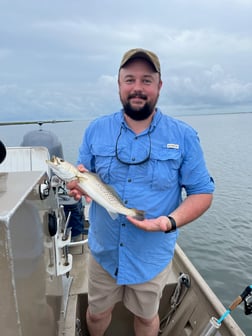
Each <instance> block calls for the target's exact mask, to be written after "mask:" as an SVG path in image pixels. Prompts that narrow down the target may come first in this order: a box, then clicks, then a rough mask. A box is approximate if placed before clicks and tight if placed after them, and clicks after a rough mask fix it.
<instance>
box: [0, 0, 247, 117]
mask: <svg viewBox="0 0 252 336" xmlns="http://www.w3.org/2000/svg"><path fill="white" fill-rule="evenodd" d="M14 8H15V11H14V10H13V9H14ZM251 10H252V1H251V0H239V1H238V0H229V1H228V0H222V1H221V2H220V1H217V0H212V1H210V0H204V1H203V0H191V1H190V2H188V1H186V0H176V1H175V0H170V1H166V0H157V1H155V3H152V4H148V6H147V5H146V1H143V0H139V1H138V2H137V3H136V2H133V1H131V0H129V1H127V2H123V3H121V2H118V1H116V0H107V1H106V2H101V1H100V0H93V1H92V2H91V3H88V4H87V3H86V2H83V1H80V0H76V1H74V2H69V1H66V0H55V1H53V2H52V1H49V0H43V1H41V2H34V1H32V0H26V1H23V2H20V1H18V0H13V1H7V0H2V8H1V12H0V20H1V27H0V46H1V47H0V61H1V62H0V101H1V106H0V111H1V112H0V119H1V120H23V119H37V118H38V119H43V118H44V119H48V118H53V119H55V118H68V117H69V118H76V119H79V118H89V117H90V116H91V117H92V116H95V115H100V114H104V113H111V112H112V111H114V110H116V109H119V108H120V101H119V98H118V89H117V69H118V65H119V62H120V59H121V57H122V54H123V53H124V52H125V51H126V50H127V49H129V48H133V47H138V46H140V47H145V48H149V49H152V50H154V51H155V52H156V53H157V54H158V55H159V57H160V61H161V65H162V77H163V82H164V85H163V89H162V93H161V96H160V101H159V105H160V106H161V107H162V108H163V109H164V112H167V113H170V112H172V113H173V114H176V113H183V114H186V113H192V111H193V110H195V111H197V112H200V111H201V110H202V111H203V110H208V111H210V112H211V111H213V112H223V111H225V112H235V111H252V101H251V96H252V95H251V92H252V64H251V63H252V57H251V56H252V24H251V22H250V21H251V19H250V13H251ZM166 109H167V110H166Z"/></svg>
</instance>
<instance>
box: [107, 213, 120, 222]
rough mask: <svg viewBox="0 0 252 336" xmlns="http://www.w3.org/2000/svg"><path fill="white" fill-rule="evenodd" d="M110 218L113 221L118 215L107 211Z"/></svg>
mask: <svg viewBox="0 0 252 336" xmlns="http://www.w3.org/2000/svg"><path fill="white" fill-rule="evenodd" d="M108 213H109V215H110V217H111V218H112V219H113V220H115V219H116V218H117V217H118V213H117V212H111V211H108Z"/></svg>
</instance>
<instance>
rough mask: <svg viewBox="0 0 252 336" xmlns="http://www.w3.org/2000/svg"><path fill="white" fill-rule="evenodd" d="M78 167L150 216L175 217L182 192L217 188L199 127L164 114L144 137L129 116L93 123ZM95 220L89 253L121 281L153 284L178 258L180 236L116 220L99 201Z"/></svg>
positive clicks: (157, 115) (92, 212) (117, 115)
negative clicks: (128, 120)
mask: <svg viewBox="0 0 252 336" xmlns="http://www.w3.org/2000/svg"><path fill="white" fill-rule="evenodd" d="M141 162H142V163H141ZM78 163H82V164H83V165H84V166H85V167H86V168H87V169H89V170H91V171H94V172H96V173H97V174H98V175H99V176H100V178H101V179H102V180H103V182H105V183H107V184H109V185H110V186H111V187H113V188H114V189H115V191H116V192H117V193H118V195H119V196H120V198H121V199H122V200H123V202H124V203H125V206H127V207H128V208H136V209H139V210H144V211H145V215H146V218H156V217H159V216H161V215H168V214H170V213H171V212H172V211H173V210H174V209H176V208H177V207H178V206H179V204H180V203H181V201H182V195H181V192H182V189H183V188H184V190H185V192H186V194H187V195H192V194H202V193H212V192H213V191H214V183H213V180H212V179H211V177H210V175H209V173H208V170H207V168H206V165H205V160H204V157H203V153H202V149H201V146H200V143H199V139H198V136H197V133H196V132H195V130H194V129H193V128H191V127H190V126H189V125H187V124H186V123H184V122H182V121H179V120H176V119H174V118H171V117H169V116H166V115H163V114H162V113H161V111H160V110H159V109H157V111H156V113H155V115H154V118H153V120H152V123H151V125H150V127H149V128H148V129H146V130H145V131H143V132H142V133H140V134H137V135H136V134H135V133H134V132H133V131H132V130H131V129H130V128H129V127H128V126H127V124H126V123H125V121H124V116H123V112H122V111H120V112H117V113H115V114H112V115H109V116H104V117H101V118H99V119H96V120H95V121H93V122H91V124H90V125H89V127H88V128H87V129H86V131H85V134H84V137H83V142H82V144H81V146H80V149H79V158H78ZM131 163H140V164H131ZM89 221H90V229H89V246H90V250H91V252H92V254H93V256H94V258H95V259H96V260H97V262H99V263H100V264H101V265H102V267H103V268H104V269H105V270H107V271H108V272H109V273H110V275H111V276H112V277H114V278H115V279H116V281H117V283H118V284H133V283H134V284H136V283H142V282H146V281H148V280H150V279H152V278H153V277H155V276H156V275H157V274H158V273H160V272H161V271H162V270H163V269H164V268H165V266H166V265H167V264H168V263H169V262H170V261H171V259H172V257H173V253H174V247H175V243H176V239H177V234H178V233H177V231H176V232H172V233H169V234H164V232H147V231H144V230H142V229H139V228H137V227H136V226H134V225H133V224H131V223H130V222H129V221H127V219H126V218H125V216H123V215H119V217H118V218H116V219H115V220H113V219H112V218H111V217H110V215H109V214H108V212H107V211H106V210H105V209H104V208H102V207H101V206H100V205H98V204H97V203H95V202H92V205H91V209H90V213H89Z"/></svg>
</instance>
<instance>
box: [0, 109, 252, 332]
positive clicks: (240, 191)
mask: <svg viewBox="0 0 252 336" xmlns="http://www.w3.org/2000/svg"><path fill="white" fill-rule="evenodd" d="M178 118H179V119H182V120H184V121H185V122H187V123H189V124H190V125H192V126H193V127H194V128H195V129H196V130H197V131H198V133H199V137H200V139H201V144H202V147H203V149H204V153H205V158H206V161H207V166H208V168H209V171H210V173H211V175H212V176H213V178H214V180H215V183H216V191H215V194H214V201H213V204H212V207H211V208H210V209H209V210H208V211H207V212H206V213H205V214H204V215H203V216H202V217H201V218H200V219H198V220H197V221H195V222H193V223H191V224H189V225H186V226H184V227H183V228H182V229H180V236H179V240H178V243H179V245H180V246H181V247H182V248H183V250H184V251H185V253H186V254H187V255H188V257H189V258H190V259H191V261H192V262H193V264H194V265H195V267H196V268H197V269H198V271H199V272H200V273H201V275H202V276H203V277H204V279H205V280H206V282H207V283H208V285H209V286H210V287H211V288H212V290H213V291H214V292H215V294H216V295H217V296H218V297H219V299H220V300H221V301H222V303H223V304H224V306H225V307H226V308H228V306H229V304H230V303H231V302H232V301H233V300H234V299H235V298H236V297H237V296H238V295H239V294H241V293H242V292H243V290H244V289H245V287H247V286H248V285H251V284H252V134H251V127H252V113H241V114H218V115H197V116H196V115H195V116H186V117H178ZM88 123H89V121H88V120H84V121H74V122H72V123H65V124H64V123H62V124H45V125H43V129H46V130H51V131H53V132H54V133H55V134H57V136H58V138H59V140H60V141H61V142H62V145H63V150H64V157H65V159H66V160H68V161H70V162H72V163H75V162H76V159H77V154H78V147H79V144H80V142H81V139H82V135H83V131H84V129H85V127H86V126H87V125H88ZM38 128H39V126H37V125H24V126H1V127H0V139H1V140H2V141H3V142H5V144H6V145H7V146H18V145H19V144H20V143H21V141H22V138H23V135H24V134H25V133H26V132H27V131H30V130H35V129H38ZM231 315H232V316H233V318H234V319H235V320H236V322H237V323H238V324H239V326H240V327H241V329H242V330H243V331H244V332H245V334H246V335H248V336H250V335H252V315H248V316H247V315H245V314H244V311H243V303H242V304H241V305H240V306H238V307H237V308H236V309H235V310H234V311H233V312H232V314H231ZM216 317H217V318H218V316H216Z"/></svg>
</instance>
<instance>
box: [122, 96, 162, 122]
mask: <svg viewBox="0 0 252 336" xmlns="http://www.w3.org/2000/svg"><path fill="white" fill-rule="evenodd" d="M135 97H139V98H142V99H144V100H147V97H146V96H145V95H141V94H140V95H139V94H132V95H129V97H128V100H127V102H122V105H123V110H124V113H125V114H126V115H127V116H128V117H130V118H131V119H133V120H136V121H140V120H146V119H148V118H149V116H150V115H151V114H152V112H153V110H154V107H155V104H150V103H147V102H146V103H145V104H144V106H143V107H141V108H139V109H138V108H133V107H132V106H131V104H130V101H129V100H130V99H131V98H135ZM155 103H156V102H155Z"/></svg>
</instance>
